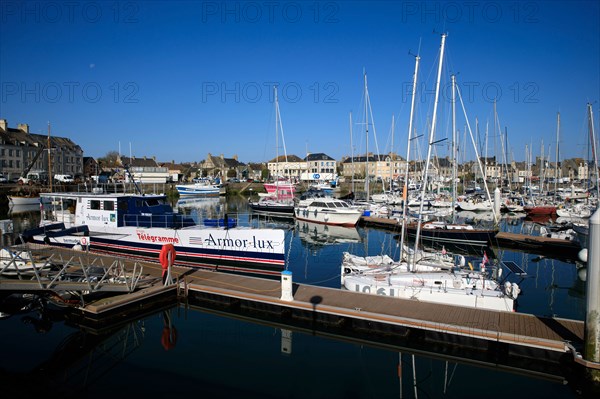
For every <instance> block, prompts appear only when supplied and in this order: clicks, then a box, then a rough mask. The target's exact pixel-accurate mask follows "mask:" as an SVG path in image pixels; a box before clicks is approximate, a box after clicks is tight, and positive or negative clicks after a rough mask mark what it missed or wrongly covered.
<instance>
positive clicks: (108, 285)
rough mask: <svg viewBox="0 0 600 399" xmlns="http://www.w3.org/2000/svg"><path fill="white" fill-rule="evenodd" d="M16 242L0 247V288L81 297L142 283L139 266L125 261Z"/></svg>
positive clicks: (128, 289) (130, 289) (123, 290)
mask: <svg viewBox="0 0 600 399" xmlns="http://www.w3.org/2000/svg"><path fill="white" fill-rule="evenodd" d="M39 247H40V248H39V249H38V248H35V245H19V246H13V247H10V248H3V249H2V250H0V291H21V292H22V291H51V292H55V293H59V292H64V291H68V292H70V293H75V294H77V295H78V296H79V297H80V298H81V299H82V300H83V298H84V296H85V295H89V294H93V293H100V292H107V293H108V292H114V293H131V292H134V291H136V290H137V289H138V288H139V287H140V285H143V284H144V283H146V279H144V277H143V276H144V274H143V266H142V265H141V264H140V263H138V262H133V264H131V262H128V264H126V263H125V261H124V260H123V259H117V258H113V259H112V260H110V264H109V263H108V262H107V263H106V264H105V261H106V260H105V258H103V257H97V256H93V255H91V254H90V253H89V252H87V251H77V250H72V251H60V250H59V251H57V250H53V249H52V248H48V247H42V246H39Z"/></svg>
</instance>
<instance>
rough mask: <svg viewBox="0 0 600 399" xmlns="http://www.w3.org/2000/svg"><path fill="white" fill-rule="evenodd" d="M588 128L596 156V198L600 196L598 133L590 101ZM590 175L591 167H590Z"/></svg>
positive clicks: (593, 153)
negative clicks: (599, 185)
mask: <svg viewBox="0 0 600 399" xmlns="http://www.w3.org/2000/svg"><path fill="white" fill-rule="evenodd" d="M587 106H588V129H589V131H590V141H591V143H592V157H593V158H594V175H595V176H596V198H600V187H598V183H600V182H599V180H600V179H599V178H598V156H597V154H598V153H597V151H596V135H595V133H594V115H593V114H592V104H590V103H588V105H587ZM588 176H589V168H588Z"/></svg>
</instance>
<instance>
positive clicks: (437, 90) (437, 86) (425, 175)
mask: <svg viewBox="0 0 600 399" xmlns="http://www.w3.org/2000/svg"><path fill="white" fill-rule="evenodd" d="M445 43H446V34H445V33H442V44H441V45H440V62H439V65H438V72H437V82H436V84H435V102H434V105H433V117H432V120H431V131H430V133H429V142H428V143H429V144H428V146H427V160H426V161H425V171H424V173H423V183H422V187H421V204H420V205H419V219H418V222H417V234H416V237H415V256H414V257H413V261H416V254H417V249H418V247H419V238H420V235H421V224H422V222H423V203H424V199H425V191H426V189H427V179H428V173H429V164H430V163H431V159H430V158H431V149H432V147H433V144H434V142H433V139H434V138H435V125H436V117H437V106H438V102H439V99H440V80H441V78H442V63H443V61H444V45H445Z"/></svg>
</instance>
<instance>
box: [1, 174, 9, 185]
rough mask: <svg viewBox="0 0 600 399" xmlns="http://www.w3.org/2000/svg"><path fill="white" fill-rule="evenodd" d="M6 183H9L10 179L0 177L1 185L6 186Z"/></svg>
mask: <svg viewBox="0 0 600 399" xmlns="http://www.w3.org/2000/svg"><path fill="white" fill-rule="evenodd" d="M6 183H8V179H7V178H6V177H4V176H1V175H0V184H6Z"/></svg>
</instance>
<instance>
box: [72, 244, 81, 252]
mask: <svg viewBox="0 0 600 399" xmlns="http://www.w3.org/2000/svg"><path fill="white" fill-rule="evenodd" d="M73 251H83V247H82V246H81V244H75V245H73Z"/></svg>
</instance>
